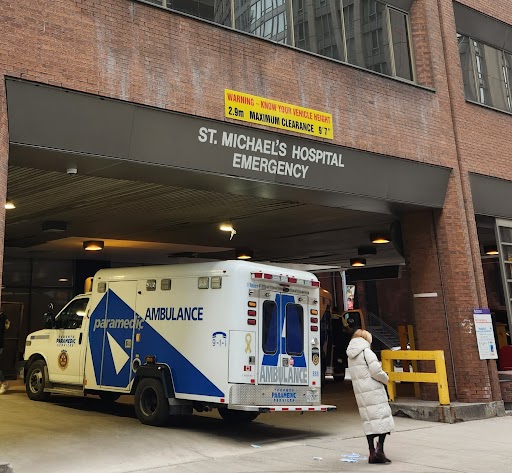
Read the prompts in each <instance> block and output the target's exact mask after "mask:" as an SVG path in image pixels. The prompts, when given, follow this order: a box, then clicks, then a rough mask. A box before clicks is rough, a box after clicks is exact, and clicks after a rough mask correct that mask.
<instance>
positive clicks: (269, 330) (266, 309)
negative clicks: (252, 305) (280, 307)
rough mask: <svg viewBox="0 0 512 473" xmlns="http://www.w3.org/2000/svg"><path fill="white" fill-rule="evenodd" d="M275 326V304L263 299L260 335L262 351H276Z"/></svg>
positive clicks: (276, 319) (276, 321) (276, 323)
mask: <svg viewBox="0 0 512 473" xmlns="http://www.w3.org/2000/svg"><path fill="white" fill-rule="evenodd" d="M277 327H278V314H277V304H276V303H275V302H272V301H265V302H264V303H263V327H262V335H261V346H262V348H263V352H264V353H267V354H274V353H277V341H278V338H277Z"/></svg>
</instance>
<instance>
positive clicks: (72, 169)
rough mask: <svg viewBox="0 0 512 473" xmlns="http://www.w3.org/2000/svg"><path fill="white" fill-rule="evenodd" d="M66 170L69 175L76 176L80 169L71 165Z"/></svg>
mask: <svg viewBox="0 0 512 473" xmlns="http://www.w3.org/2000/svg"><path fill="white" fill-rule="evenodd" d="M66 172H67V174H68V176H74V175H75V174H76V173H77V172H78V170H77V169H76V167H69V168H68V169H67V171H66Z"/></svg>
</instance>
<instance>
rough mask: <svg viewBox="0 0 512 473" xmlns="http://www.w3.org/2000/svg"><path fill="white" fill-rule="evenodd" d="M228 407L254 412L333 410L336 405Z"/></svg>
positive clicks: (231, 405)
mask: <svg viewBox="0 0 512 473" xmlns="http://www.w3.org/2000/svg"><path fill="white" fill-rule="evenodd" d="M228 409H233V410H236V411H252V412H318V411H321V412H331V411H335V410H336V406H330V405H326V404H322V405H320V406H292V405H290V406H244V405H241V404H228Z"/></svg>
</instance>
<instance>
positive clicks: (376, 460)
mask: <svg viewBox="0 0 512 473" xmlns="http://www.w3.org/2000/svg"><path fill="white" fill-rule="evenodd" d="M375 437H376V436H375V435H367V436H366V439H367V440H368V448H369V449H370V455H369V457H368V463H384V462H383V461H380V459H379V458H378V456H377V452H376V450H375Z"/></svg>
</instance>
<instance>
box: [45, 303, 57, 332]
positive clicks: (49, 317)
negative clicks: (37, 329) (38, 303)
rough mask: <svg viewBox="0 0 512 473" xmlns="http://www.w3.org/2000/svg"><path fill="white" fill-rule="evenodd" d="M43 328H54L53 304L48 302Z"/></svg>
mask: <svg viewBox="0 0 512 473" xmlns="http://www.w3.org/2000/svg"><path fill="white" fill-rule="evenodd" d="M43 317H44V328H55V314H54V313H53V304H52V303H51V302H50V303H49V304H48V310H47V312H45V314H44V316H43Z"/></svg>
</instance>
